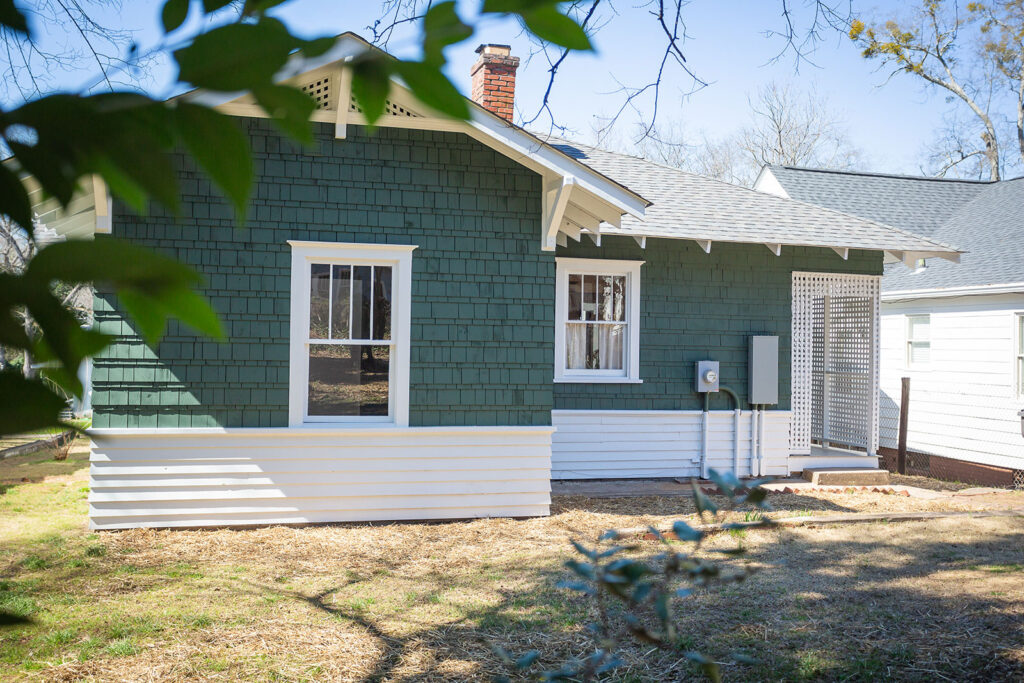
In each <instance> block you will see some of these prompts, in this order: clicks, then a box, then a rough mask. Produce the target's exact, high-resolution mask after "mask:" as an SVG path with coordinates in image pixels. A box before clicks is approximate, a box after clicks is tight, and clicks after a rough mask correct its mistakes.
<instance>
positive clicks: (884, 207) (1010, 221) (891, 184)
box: [759, 166, 1024, 294]
mask: <svg viewBox="0 0 1024 683" xmlns="http://www.w3.org/2000/svg"><path fill="white" fill-rule="evenodd" d="M769 174H770V177H772V178H774V179H775V180H776V181H777V182H778V183H779V185H780V186H781V187H782V188H783V189H784V191H785V192H786V193H787V194H788V195H789V196H792V197H795V198H803V199H806V200H807V201H811V202H814V203H817V204H820V205H822V206H830V207H846V209H847V210H849V211H850V212H851V213H856V214H857V215H861V216H864V217H867V218H875V219H876V220H885V221H886V222H888V223H890V224H893V225H897V226H898V227H902V228H907V229H911V230H914V231H915V232H920V233H923V234H927V235H929V236H931V237H932V238H934V239H936V240H939V241H944V242H954V243H956V244H958V245H960V246H961V247H962V248H963V249H964V250H965V253H964V254H963V257H962V259H961V262H960V265H958V266H955V267H954V266H953V265H952V264H947V263H941V262H934V263H929V264H928V265H927V267H926V268H923V269H917V270H914V271H909V270H906V269H899V268H887V269H886V273H885V277H884V279H883V281H882V287H883V290H884V291H886V292H889V293H893V292H908V293H915V294H917V293H921V292H929V291H937V290H947V289H949V290H958V291H960V290H964V291H966V290H970V289H972V288H973V289H978V291H985V290H984V288H991V287H996V286H1004V285H1010V284H1017V285H1020V289H1021V291H1024V208H1022V207H1024V179H1016V180H1004V181H1000V182H991V181H971V180H944V179H936V178H918V177H913V176H892V175H882V174H870V173H848V172H842V171H822V170H816V169H801V168H794V167H787V166H771V167H766V168H765V169H764V170H763V171H762V176H761V177H762V178H765V177H768V176H769ZM760 181H761V179H760V178H759V182H760ZM979 288H981V289H979Z"/></svg>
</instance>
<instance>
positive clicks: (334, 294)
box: [331, 266, 352, 339]
mask: <svg viewBox="0 0 1024 683" xmlns="http://www.w3.org/2000/svg"><path fill="white" fill-rule="evenodd" d="M332 268H333V271H332V277H331V339H348V338H349V336H348V329H349V328H348V323H349V319H348V318H349V305H348V304H349V289H350V287H351V282H350V280H351V277H352V267H351V266H332Z"/></svg>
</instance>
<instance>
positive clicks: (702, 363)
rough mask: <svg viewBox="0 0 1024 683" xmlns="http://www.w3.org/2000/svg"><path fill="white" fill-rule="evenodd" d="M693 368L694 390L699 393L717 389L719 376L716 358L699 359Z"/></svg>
mask: <svg viewBox="0 0 1024 683" xmlns="http://www.w3.org/2000/svg"><path fill="white" fill-rule="evenodd" d="M695 365H696V367H695V368H694V387H693V388H694V391H697V392H699V393H701V394H704V393H707V392H709V391H718V383H719V381H720V377H719V375H718V372H719V370H718V361H717V360H699V361H697V362H696V363H695Z"/></svg>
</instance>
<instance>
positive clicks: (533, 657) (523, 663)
mask: <svg viewBox="0 0 1024 683" xmlns="http://www.w3.org/2000/svg"><path fill="white" fill-rule="evenodd" d="M538 657H540V650H530V651H529V652H527V653H526V654H524V655H523V656H522V657H520V658H519V659H517V660H516V668H517V669H528V668H529V667H531V666H533V663H534V662H536V661H537V658H538Z"/></svg>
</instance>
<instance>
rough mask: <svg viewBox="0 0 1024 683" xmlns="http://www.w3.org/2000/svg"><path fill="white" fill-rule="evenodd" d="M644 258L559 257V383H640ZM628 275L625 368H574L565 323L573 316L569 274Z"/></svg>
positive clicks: (556, 368)
mask: <svg viewBox="0 0 1024 683" xmlns="http://www.w3.org/2000/svg"><path fill="white" fill-rule="evenodd" d="M643 264H644V262H643V261H617V260H613V259H585V258H565V257H559V258H556V259H555V382H559V383H570V382H571V383H581V384H582V383H604V384H640V383H642V382H643V380H642V379H640V266H642V265H643ZM570 273H573V274H575V273H579V274H582V275H624V276H625V277H626V318H625V322H626V348H625V351H624V355H625V359H624V362H623V368H622V370H570V369H568V368H566V362H565V326H566V322H567V320H566V318H567V317H568V315H569V310H568V309H569V305H568V299H569V275H570Z"/></svg>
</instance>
